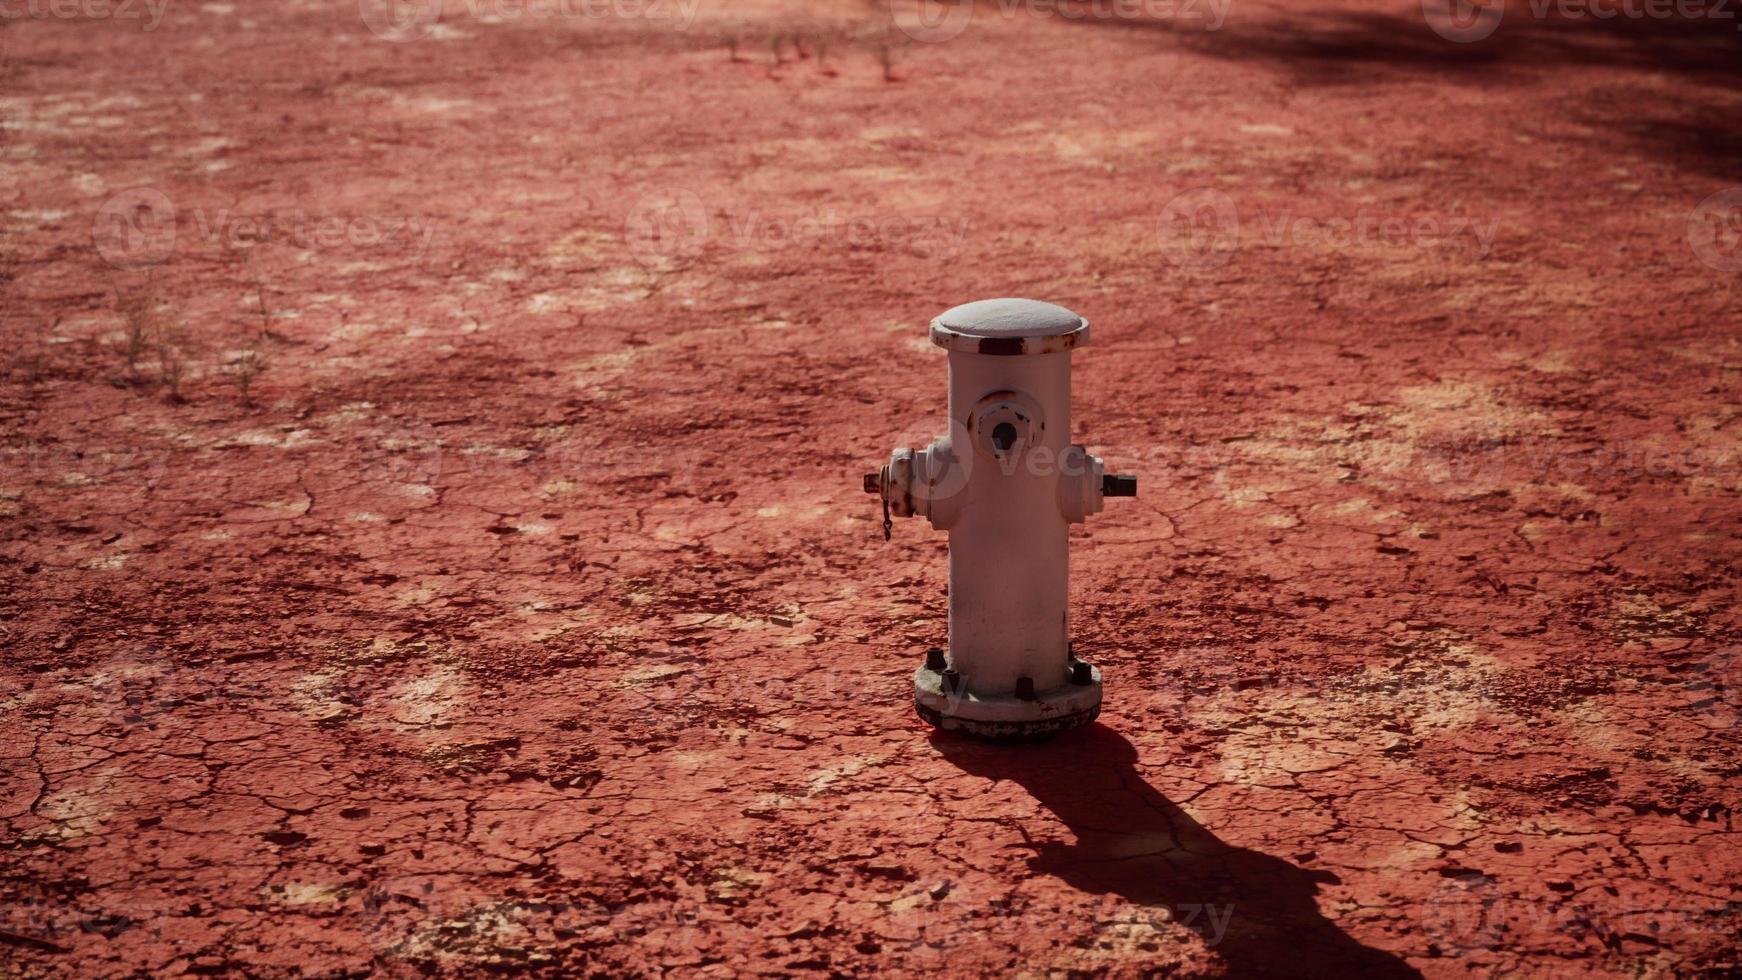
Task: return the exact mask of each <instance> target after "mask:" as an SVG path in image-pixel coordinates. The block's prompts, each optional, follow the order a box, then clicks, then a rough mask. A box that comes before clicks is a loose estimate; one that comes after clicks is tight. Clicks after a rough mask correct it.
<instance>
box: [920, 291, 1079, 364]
mask: <svg viewBox="0 0 1742 980" xmlns="http://www.w3.org/2000/svg"><path fill="white" fill-rule="evenodd" d="M931 340H932V343H934V344H937V345H938V346H939V347H942V348H945V349H947V350H959V351H968V352H969V353H974V354H1053V353H1057V352H1059V351H1066V350H1070V349H1071V348H1073V347H1081V346H1083V345H1084V344H1087V343H1088V342H1089V321H1087V320H1085V319H1083V318H1082V317H1080V316H1078V315H1076V314H1075V313H1072V312H1071V311H1070V310H1067V309H1065V308H1064V307H1062V306H1054V305H1053V304H1051V303H1042V302H1041V301H1039V300H1034V299H983V300H978V301H976V302H973V303H963V304H962V305H961V306H958V307H956V308H955V309H952V310H946V311H944V312H943V313H942V314H939V316H938V318H937V319H935V320H933V321H932V322H931Z"/></svg>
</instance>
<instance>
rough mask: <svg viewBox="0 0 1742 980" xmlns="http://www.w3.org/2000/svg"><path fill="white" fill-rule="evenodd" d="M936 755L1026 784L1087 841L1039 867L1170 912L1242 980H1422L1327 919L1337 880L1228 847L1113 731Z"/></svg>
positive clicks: (941, 744) (946, 747) (1041, 847)
mask: <svg viewBox="0 0 1742 980" xmlns="http://www.w3.org/2000/svg"><path fill="white" fill-rule="evenodd" d="M932 744H933V746H934V747H935V748H936V749H937V750H938V752H939V753H940V754H942V755H943V757H944V758H945V759H948V760H949V761H950V762H951V763H953V764H955V765H956V766H958V767H959V768H961V769H962V770H963V771H964V772H967V773H970V774H973V775H976V776H982V777H985V778H987V779H995V780H1009V781H1011V782H1015V783H1017V784H1019V785H1021V786H1022V787H1023V788H1024V789H1026V790H1027V791H1028V792H1029V793H1030V794H1032V795H1033V796H1034V799H1035V801H1036V802H1038V803H1039V804H1040V805H1041V806H1043V807H1045V808H1046V809H1048V810H1050V811H1052V813H1053V814H1054V815H1056V816H1057V817H1058V818H1059V819H1060V820H1061V821H1063V822H1064V824H1065V826H1067V827H1069V828H1070V830H1071V833H1072V834H1074V835H1076V841H1075V842H1074V843H1069V844H1066V843H1060V842H1053V841H1048V842H1035V844H1034V847H1035V852H1036V853H1035V856H1034V857H1032V858H1030V859H1029V866H1030V868H1032V869H1033V870H1034V871H1036V872H1039V873H1042V874H1048V875H1053V876H1055V877H1057V878H1059V879H1060V880H1062V881H1064V882H1066V883H1067V884H1069V885H1071V886H1072V887H1074V888H1077V889H1079V890H1081V891H1084V892H1088V893H1090V894H1114V895H1118V896H1121V897H1122V898H1124V899H1126V900H1127V901H1130V902H1133V903H1136V904H1139V905H1143V906H1148V907H1152V908H1155V909H1158V910H1160V909H1166V910H1167V911H1168V914H1169V917H1170V918H1172V920H1173V921H1175V922H1177V923H1179V924H1180V925H1183V926H1185V927H1187V928H1190V929H1192V930H1193V931H1194V932H1197V933H1198V934H1199V935H1200V936H1202V937H1203V939H1204V942H1205V944H1206V945H1208V946H1209V947H1210V949H1211V951H1212V952H1213V953H1214V954H1215V955H1217V956H1219V957H1220V958H1221V960H1222V961H1223V963H1224V964H1225V965H1226V967H1227V969H1228V972H1229V974H1230V975H1232V976H1243V977H1250V976H1362V977H1416V976H1420V974H1419V973H1417V972H1416V971H1415V970H1414V969H1412V968H1410V967H1409V966H1408V965H1406V964H1405V963H1404V962H1403V961H1402V960H1400V959H1398V958H1397V957H1395V956H1392V955H1391V954H1389V953H1385V952H1382V951H1380V950H1376V949H1372V948H1370V947H1367V946H1363V945H1361V944H1360V943H1358V942H1356V941H1355V940H1354V939H1352V938H1350V937H1349V936H1348V935H1347V934H1345V933H1344V932H1343V931H1342V930H1340V929H1338V928H1337V927H1336V926H1335V925H1334V924H1332V923H1331V922H1330V921H1329V920H1327V919H1326V918H1325V917H1324V916H1323V915H1321V914H1320V913H1319V908H1318V904H1317V902H1316V901H1315V900H1314V896H1315V894H1316V893H1317V891H1318V886H1319V884H1320V883H1329V882H1334V881H1336V880H1337V879H1336V877H1335V876H1334V875H1331V874H1329V873H1327V872H1315V871H1308V870H1305V869H1303V868H1299V867H1296V866H1295V865H1292V864H1290V863H1288V862H1287V861H1283V860H1281V859H1279V858H1274V857H1271V856H1270V855H1268V854H1261V853H1259V852H1257V851H1251V850H1246V849H1244V848H1239V847H1233V846H1231V845H1229V844H1226V843H1224V842H1223V841H1221V840H1220V839H1218V838H1217V837H1216V835H1215V834H1213V833H1211V832H1210V831H1209V830H1207V829H1206V828H1205V827H1203V825H1201V824H1199V823H1198V822H1197V821H1195V820H1193V819H1192V818H1191V817H1189V816H1187V815H1186V813H1185V812H1184V811H1183V810H1181V809H1180V808H1179V807H1177V806H1175V805H1174V804H1173V803H1170V802H1169V801H1168V800H1167V799H1166V798H1165V797H1164V796H1162V795H1161V793H1159V792H1157V791H1156V790H1155V788H1154V787H1152V786H1150V785H1149V784H1148V783H1147V782H1146V781H1145V780H1144V779H1143V777H1142V776H1141V775H1139V774H1138V772H1137V770H1136V768H1135V763H1136V762H1137V751H1136V749H1135V748H1134V747H1133V746H1132V745H1131V743H1130V742H1128V741H1126V739H1125V738H1124V736H1122V735H1120V734H1118V733H1117V732H1114V731H1112V730H1111V729H1109V728H1107V727H1105V726H1103V725H1093V726H1090V727H1089V728H1086V729H1082V730H1079V731H1076V732H1072V733H1070V734H1069V735H1065V736H1062V737H1060V738H1059V739H1057V740H1055V741H1052V742H1048V743H1045V744H1043V745H1037V746H1023V747H1010V746H996V745H986V744H983V743H979V742H974V741H969V740H966V739H962V738H958V737H956V736H951V735H945V734H938V735H935V736H934V737H933V742H932Z"/></svg>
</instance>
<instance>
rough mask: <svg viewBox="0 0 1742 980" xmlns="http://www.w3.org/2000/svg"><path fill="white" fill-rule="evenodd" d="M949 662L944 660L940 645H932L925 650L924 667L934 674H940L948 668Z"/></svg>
mask: <svg viewBox="0 0 1742 980" xmlns="http://www.w3.org/2000/svg"><path fill="white" fill-rule="evenodd" d="M949 666H950V665H949V663H948V662H946V661H945V660H944V651H943V649H942V648H940V647H932V648H931V649H930V650H927V651H926V652H925V669H926V670H929V671H931V672H932V673H934V674H941V673H943V672H944V671H945V670H947V669H949Z"/></svg>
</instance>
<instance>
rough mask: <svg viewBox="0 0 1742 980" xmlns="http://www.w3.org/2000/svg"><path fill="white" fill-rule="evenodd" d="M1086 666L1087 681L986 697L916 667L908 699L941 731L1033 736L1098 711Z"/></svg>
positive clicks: (1093, 672) (1096, 690) (1096, 683)
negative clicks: (1027, 695) (1024, 694)
mask: <svg viewBox="0 0 1742 980" xmlns="http://www.w3.org/2000/svg"><path fill="white" fill-rule="evenodd" d="M1077 663H1082V664H1083V666H1085V667H1089V682H1088V683H1087V684H1078V683H1071V682H1066V683H1064V684H1060V685H1058V686H1056V687H1054V688H1052V689H1051V690H1047V691H1040V692H1038V693H1036V694H1035V696H1034V698H1033V699H1032V700H1024V699H1021V698H1014V697H1010V698H988V697H982V696H980V695H976V694H974V693H973V692H972V691H968V690H958V691H956V692H952V691H950V690H949V688H948V685H947V683H946V681H945V678H944V675H943V674H940V673H938V672H937V671H935V670H932V669H931V668H929V667H921V668H919V670H917V671H915V672H914V675H913V705H914V708H915V709H916V710H917V711H918V712H919V716H920V717H921V718H923V719H925V721H926V722H927V723H928V724H930V725H932V726H933V727H934V728H939V729H942V730H944V731H959V732H963V733H966V734H968V735H973V736H976V737H978V738H986V739H993V740H995V741H1034V740H1038V739H1045V738H1051V737H1052V736H1054V735H1058V734H1061V733H1063V732H1068V731H1070V730H1071V729H1073V728H1081V727H1082V726H1084V725H1087V724H1089V723H1090V722H1093V721H1094V720H1095V719H1096V718H1097V717H1098V716H1099V715H1100V714H1101V671H1100V669H1099V668H1096V667H1092V666H1090V665H1088V664H1086V663H1083V662H1082V661H1077Z"/></svg>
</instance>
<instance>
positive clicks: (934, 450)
mask: <svg viewBox="0 0 1742 980" xmlns="http://www.w3.org/2000/svg"><path fill="white" fill-rule="evenodd" d="M931 339H932V342H933V343H935V344H937V345H938V346H939V347H942V348H944V349H945V350H948V351H949V367H950V399H949V430H950V431H949V432H947V433H945V434H944V435H942V436H939V437H938V438H937V439H936V440H935V441H933V442H932V444H931V445H930V446H927V447H926V448H924V449H920V450H913V449H897V450H895V452H894V453H892V454H891V455H890V457H889V463H888V465H886V466H884V467H882V468H881V469H880V470H879V471H878V472H876V473H869V474H866V476H865V491H866V492H867V493H874V494H878V495H879V496H881V497H882V498H883V509H884V519H883V533H884V536H885V537H887V536H888V534H889V529H890V526H891V522H890V520H889V515H890V514H895V515H898V516H903V517H907V516H913V515H916V514H917V515H922V516H924V517H926V518H929V519H930V520H931V524H932V527H934V528H937V529H938V530H940V531H947V532H949V535H950V625H949V653H948V654H947V655H946V654H945V653H944V651H943V650H941V649H933V650H931V651H929V652H928V653H927V655H926V662H925V664H924V665H923V666H921V667H920V668H919V670H918V671H917V672H916V673H915V674H914V678H913V693H914V703H915V705H916V706H917V707H918V709H919V714H920V717H922V718H924V719H925V720H926V721H928V722H930V723H931V724H933V725H936V726H937V727H939V728H944V729H959V730H962V731H966V732H968V733H971V734H974V735H980V736H984V737H988V738H997V739H1031V738H1040V737H1045V736H1049V735H1054V734H1057V733H1059V732H1062V731H1066V730H1068V729H1071V728H1076V727H1077V726H1079V725H1086V724H1088V723H1089V722H1092V721H1094V720H1095V717H1096V716H1097V715H1098V714H1100V712H1101V672H1100V670H1098V669H1097V668H1096V667H1094V666H1093V665H1092V664H1090V663H1088V662H1087V661H1083V660H1079V659H1077V658H1076V657H1075V656H1074V655H1073V652H1072V650H1071V642H1070V616H1069V611H1068V610H1067V609H1066V603H1067V601H1068V599H1069V581H1070V568H1069V555H1068V553H1067V549H1066V535H1067V533H1068V530H1069V528H1070V525H1071V524H1073V523H1075V522H1078V521H1081V520H1084V519H1086V518H1087V517H1088V516H1089V515H1090V514H1094V513H1097V512H1098V511H1100V509H1101V501H1102V498H1103V497H1132V496H1136V494H1137V478H1136V477H1133V476H1112V475H1107V474H1105V473H1104V471H1103V466H1102V463H1101V460H1100V459H1098V458H1096V457H1094V456H1091V455H1089V454H1088V452H1086V451H1085V450H1084V448H1083V447H1082V446H1079V445H1074V444H1072V443H1071V350H1072V348H1075V347H1081V346H1083V345H1085V344H1087V343H1088V342H1089V323H1088V321H1087V320H1084V319H1083V318H1082V317H1080V316H1078V315H1076V314H1075V313H1072V312H1071V311H1070V310H1067V309H1065V308H1063V307H1060V306H1054V305H1052V304H1051V303H1041V302H1037V301H1035V300H1029V299H988V300H981V301H980V302H977V303H968V304H965V305H963V306H958V307H956V308H955V309H953V310H950V311H948V312H946V313H944V314H943V315H942V316H939V317H938V318H937V319H935V320H933V321H932V324H931Z"/></svg>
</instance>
